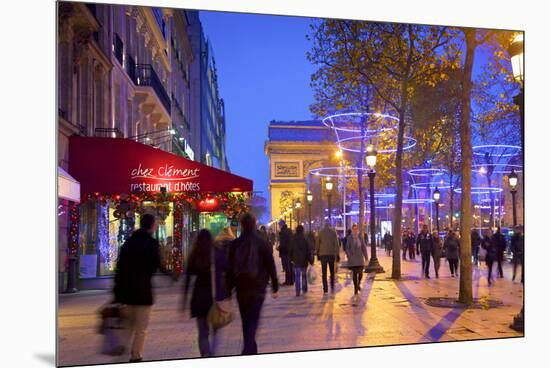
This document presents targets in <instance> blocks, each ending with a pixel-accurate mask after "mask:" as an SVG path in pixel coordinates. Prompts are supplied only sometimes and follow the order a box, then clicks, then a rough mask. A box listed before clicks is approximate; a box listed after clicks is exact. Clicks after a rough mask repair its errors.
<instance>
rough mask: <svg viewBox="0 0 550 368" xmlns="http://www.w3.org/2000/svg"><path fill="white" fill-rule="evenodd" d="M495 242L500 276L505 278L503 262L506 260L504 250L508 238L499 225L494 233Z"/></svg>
mask: <svg viewBox="0 0 550 368" xmlns="http://www.w3.org/2000/svg"><path fill="white" fill-rule="evenodd" d="M493 242H494V243H495V247H496V252H497V254H496V261H497V271H498V277H499V278H503V277H504V272H503V271H502V262H503V261H504V252H505V251H506V238H504V235H502V233H501V232H500V227H497V231H496V232H495V233H494V234H493Z"/></svg>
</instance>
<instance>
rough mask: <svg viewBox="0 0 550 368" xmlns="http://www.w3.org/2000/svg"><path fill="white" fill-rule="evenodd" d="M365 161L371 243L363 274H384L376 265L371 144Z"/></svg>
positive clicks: (374, 155) (373, 155)
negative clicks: (368, 187)
mask: <svg viewBox="0 0 550 368" xmlns="http://www.w3.org/2000/svg"><path fill="white" fill-rule="evenodd" d="M365 161H366V163H367V166H368V167H369V174H368V175H369V185H370V234H371V241H370V249H371V250H370V253H371V257H370V261H369V264H368V265H367V267H366V268H365V272H369V273H370V272H376V273H381V272H384V269H383V268H382V266H381V265H380V263H378V258H377V257H376V226H375V220H376V219H375V212H376V208H375V204H374V177H375V176H376V171H375V170H374V168H375V167H376V150H375V149H374V146H373V145H372V144H369V145H368V146H367V155H366V157H365Z"/></svg>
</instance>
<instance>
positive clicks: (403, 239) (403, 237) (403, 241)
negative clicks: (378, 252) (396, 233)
mask: <svg viewBox="0 0 550 368" xmlns="http://www.w3.org/2000/svg"><path fill="white" fill-rule="evenodd" d="M407 234H408V229H405V230H403V233H402V234H401V248H402V250H403V256H402V258H403V260H404V261H406V260H407V250H408V246H407Z"/></svg>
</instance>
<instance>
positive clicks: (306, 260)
mask: <svg viewBox="0 0 550 368" xmlns="http://www.w3.org/2000/svg"><path fill="white" fill-rule="evenodd" d="M288 256H289V258H290V260H291V261H292V262H293V263H294V266H296V267H307V265H308V264H312V263H313V253H312V252H311V249H310V246H309V244H308V241H307V240H306V238H305V237H304V235H303V234H296V235H294V237H293V238H292V241H291V242H290V251H289V253H288Z"/></svg>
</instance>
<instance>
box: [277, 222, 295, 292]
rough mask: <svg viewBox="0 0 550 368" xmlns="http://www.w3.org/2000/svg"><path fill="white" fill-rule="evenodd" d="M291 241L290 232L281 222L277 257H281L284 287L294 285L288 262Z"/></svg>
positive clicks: (290, 265)
mask: <svg viewBox="0 0 550 368" xmlns="http://www.w3.org/2000/svg"><path fill="white" fill-rule="evenodd" d="M291 240H292V231H291V230H290V229H289V228H288V226H286V223H285V222H284V221H283V222H282V226H281V232H280V233H279V257H281V264H282V266H283V272H284V273H285V282H284V285H287V286H288V285H293V284H294V266H293V265H292V262H290V258H289V256H288V251H289V250H290V241H291Z"/></svg>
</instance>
